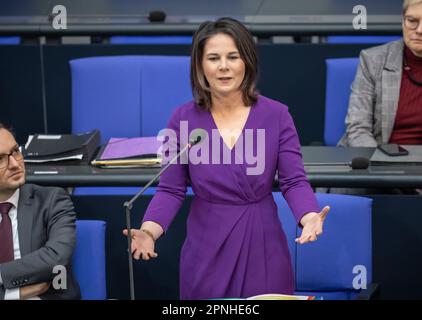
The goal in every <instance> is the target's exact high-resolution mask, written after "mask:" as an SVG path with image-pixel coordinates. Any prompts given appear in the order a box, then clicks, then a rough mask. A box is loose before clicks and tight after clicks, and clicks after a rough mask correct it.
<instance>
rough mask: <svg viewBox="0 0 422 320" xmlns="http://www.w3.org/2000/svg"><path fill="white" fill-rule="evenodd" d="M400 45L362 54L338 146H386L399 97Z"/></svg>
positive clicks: (393, 44)
mask: <svg viewBox="0 0 422 320" xmlns="http://www.w3.org/2000/svg"><path fill="white" fill-rule="evenodd" d="M403 48H404V45H403V41H402V40H398V41H393V42H389V43H387V44H385V45H382V46H377V47H373V48H369V49H366V50H362V52H361V54H360V57H359V59H360V64H359V67H358V70H357V73H356V77H355V80H354V81H353V84H352V92H351V95H350V100H349V108H348V112H347V116H346V133H345V134H344V136H343V137H342V138H341V139H340V141H339V143H338V145H341V146H352V147H376V146H377V145H380V144H382V143H388V141H389V140H390V136H391V133H392V131H393V127H394V120H395V117H396V113H397V107H398V102H399V96H400V85H401V78H402V69H403Z"/></svg>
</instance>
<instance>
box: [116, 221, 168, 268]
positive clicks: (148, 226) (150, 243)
mask: <svg viewBox="0 0 422 320" xmlns="http://www.w3.org/2000/svg"><path fill="white" fill-rule="evenodd" d="M130 233H131V235H132V255H133V258H134V259H136V260H139V259H141V258H142V259H143V260H149V259H150V258H157V257H158V254H157V253H156V252H155V241H157V239H158V238H159V237H161V235H162V234H163V233H164V230H163V228H162V227H161V225H159V224H158V223H156V222H154V221H145V222H144V223H143V224H142V226H141V228H140V229H131V231H130ZM123 234H124V235H125V236H127V229H124V230H123Z"/></svg>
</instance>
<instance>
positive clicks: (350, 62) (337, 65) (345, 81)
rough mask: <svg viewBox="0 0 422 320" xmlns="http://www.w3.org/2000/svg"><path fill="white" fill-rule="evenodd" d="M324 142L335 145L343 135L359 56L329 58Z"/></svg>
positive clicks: (327, 61)
mask: <svg viewBox="0 0 422 320" xmlns="http://www.w3.org/2000/svg"><path fill="white" fill-rule="evenodd" d="M326 64H327V82H326V94H325V126H324V142H325V145H327V146H335V145H337V143H338V141H339V140H340V139H341V137H342V136H343V134H344V132H345V130H346V127H345V118H346V114H347V108H348V105H349V98H350V92H351V91H350V88H351V85H352V82H353V80H354V78H355V75H356V70H357V68H358V64H359V58H341V59H327V60H326Z"/></svg>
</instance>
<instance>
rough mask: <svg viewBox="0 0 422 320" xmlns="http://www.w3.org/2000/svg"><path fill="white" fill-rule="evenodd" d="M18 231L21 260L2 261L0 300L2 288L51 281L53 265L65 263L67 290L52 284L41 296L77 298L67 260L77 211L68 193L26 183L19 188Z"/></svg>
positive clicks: (77, 293)
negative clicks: (57, 288) (56, 287)
mask: <svg viewBox="0 0 422 320" xmlns="http://www.w3.org/2000/svg"><path fill="white" fill-rule="evenodd" d="M17 215H18V216H17V218H18V234H19V246H20V251H21V257H22V258H21V259H18V260H14V261H10V262H7V263H3V264H1V265H0V271H1V275H2V279H3V285H0V299H4V293H5V289H13V288H18V287H21V286H26V285H29V284H34V283H40V282H47V281H50V282H51V281H52V280H53V278H54V276H56V275H57V274H54V273H53V272H52V271H53V268H54V266H56V265H63V266H66V269H67V289H65V290H55V289H54V288H53V286H52V285H51V286H50V289H49V290H48V291H47V292H45V293H44V294H42V295H41V296H40V298H41V299H80V290H79V285H78V283H77V282H76V280H75V278H74V276H73V274H72V269H71V266H70V262H71V259H72V254H73V249H74V247H75V243H76V226H75V221H76V214H75V212H74V208H73V204H72V201H71V200H70V197H69V195H68V194H67V193H66V192H65V191H64V190H63V189H61V188H52V187H40V186H36V185H32V184H25V185H24V186H22V187H21V189H20V196H19V204H18V213H17Z"/></svg>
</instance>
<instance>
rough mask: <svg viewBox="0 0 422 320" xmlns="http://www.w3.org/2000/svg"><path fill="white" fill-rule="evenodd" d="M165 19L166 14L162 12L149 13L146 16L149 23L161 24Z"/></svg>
mask: <svg viewBox="0 0 422 320" xmlns="http://www.w3.org/2000/svg"><path fill="white" fill-rule="evenodd" d="M165 19H166V13H165V12H164V11H159V10H157V11H151V12H150V13H149V14H148V20H149V21H150V22H163V21H164V20H165Z"/></svg>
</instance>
